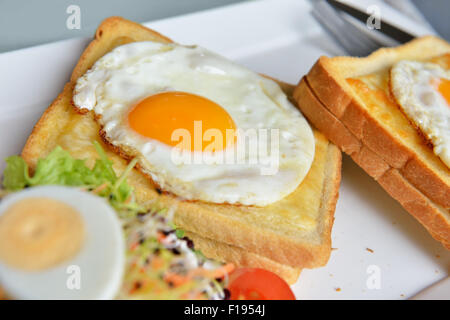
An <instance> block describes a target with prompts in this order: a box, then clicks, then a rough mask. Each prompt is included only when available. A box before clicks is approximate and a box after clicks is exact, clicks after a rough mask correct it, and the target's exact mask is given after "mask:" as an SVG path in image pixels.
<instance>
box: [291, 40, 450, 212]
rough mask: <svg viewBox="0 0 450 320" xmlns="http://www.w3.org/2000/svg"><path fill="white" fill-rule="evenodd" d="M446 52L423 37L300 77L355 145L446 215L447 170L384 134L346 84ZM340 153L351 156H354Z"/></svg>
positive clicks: (319, 65) (323, 64)
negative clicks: (396, 172)
mask: <svg viewBox="0 0 450 320" xmlns="http://www.w3.org/2000/svg"><path fill="white" fill-rule="evenodd" d="M449 52H450V45H449V44H448V43H447V42H445V41H444V40H441V39H439V38H436V37H433V36H427V37H423V38H420V39H417V40H413V41H411V42H410V43H408V44H405V45H403V46H400V47H397V48H383V49H380V50H378V51H376V52H374V53H373V54H371V55H370V56H368V57H366V58H353V57H336V58H327V57H321V58H320V59H319V60H318V61H317V62H316V64H315V65H314V66H313V67H312V68H311V70H310V71H309V73H308V74H307V75H306V80H307V83H308V85H309V87H310V88H311V90H312V91H313V92H314V94H315V95H316V96H317V98H318V99H319V101H320V102H321V103H322V104H323V106H324V107H325V108H326V109H327V110H328V111H330V112H331V113H332V114H333V115H334V117H335V118H336V119H337V120H339V121H340V122H341V123H342V124H343V125H344V126H345V127H346V128H348V131H349V132H351V133H352V134H353V136H354V137H355V138H356V139H357V140H358V141H360V142H362V143H363V144H364V145H365V146H366V147H368V148H370V150H372V151H373V152H375V153H376V154H377V155H379V156H380V157H381V158H382V159H384V161H386V162H387V163H388V164H389V165H390V166H391V167H393V168H396V169H398V170H399V171H400V172H401V174H402V175H403V176H404V177H405V178H406V179H407V180H408V181H409V182H410V183H411V184H413V185H414V186H415V187H416V188H418V189H419V190H420V191H421V192H422V193H424V194H425V195H426V196H427V197H428V198H430V199H431V200H433V201H434V202H436V203H437V204H439V205H441V206H443V207H444V208H446V209H449V208H450V196H449V194H450V174H449V173H450V170H449V169H448V168H447V167H446V166H445V164H444V163H442V162H441V161H440V159H439V158H438V157H437V156H436V155H435V154H434V153H433V151H432V150H431V149H430V148H428V149H429V152H428V155H427V157H426V158H424V157H423V156H421V155H418V154H417V153H416V152H415V151H414V150H412V149H411V148H410V147H408V146H407V145H406V144H405V143H403V141H401V140H399V139H398V138H396V137H395V136H394V135H393V133H392V132H390V131H389V130H386V128H385V127H383V126H382V122H381V121H380V120H379V119H377V118H375V117H374V116H373V115H372V114H371V113H370V112H369V111H368V110H366V109H365V108H364V107H363V106H362V105H363V104H364V101H361V99H359V98H358V97H357V96H356V95H355V94H354V92H353V91H352V89H351V88H350V86H349V85H348V84H347V82H346V79H347V78H349V77H357V76H360V75H364V74H370V73H373V72H376V71H378V70H381V69H387V68H389V67H390V66H391V65H392V64H394V63H395V62H397V61H398V60H400V59H413V60H414V59H415V60H425V59H429V58H432V57H435V56H439V55H442V54H445V53H449ZM297 97H298V95H297ZM300 99H301V98H300ZM313 123H314V122H313ZM335 125H336V124H335ZM416 134H417V133H416ZM328 137H330V135H328ZM420 140H422V139H420ZM424 143H425V142H424ZM347 147H348V146H347ZM344 151H345V152H347V153H349V154H351V153H352V152H354V151H355V150H354V149H352V150H344Z"/></svg>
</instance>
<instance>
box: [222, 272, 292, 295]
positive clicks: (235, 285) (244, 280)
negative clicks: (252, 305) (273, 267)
mask: <svg viewBox="0 0 450 320" xmlns="http://www.w3.org/2000/svg"><path fill="white" fill-rule="evenodd" d="M228 290H229V291H230V299H231V300H295V295H294V293H293V292H292V290H291V288H290V287H289V285H288V284H287V283H286V282H285V281H284V280H283V279H282V278H280V277H279V276H277V275H276V274H275V273H273V272H270V271H267V270H264V269H259V268H241V269H237V270H236V271H234V272H233V273H231V275H230V282H229V285H228Z"/></svg>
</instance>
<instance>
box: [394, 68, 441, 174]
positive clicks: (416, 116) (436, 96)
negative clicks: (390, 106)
mask: <svg viewBox="0 0 450 320" xmlns="http://www.w3.org/2000/svg"><path fill="white" fill-rule="evenodd" d="M436 78H443V79H450V71H448V70H444V69H443V68H442V67H440V66H439V65H437V64H434V63H424V62H418V61H408V60H402V61H400V62H398V63H397V64H395V65H394V66H393V67H392V69H391V78H390V85H391V91H392V93H393V95H394V97H395V99H396V100H397V102H398V104H399V106H400V107H401V108H402V109H403V111H404V113H405V114H406V116H407V117H408V118H409V119H410V120H411V121H412V122H413V123H414V124H416V125H417V127H418V128H419V129H420V130H421V131H422V132H423V134H424V135H425V136H426V137H427V138H428V139H429V140H430V141H431V142H432V144H433V151H434V153H435V154H436V155H437V156H438V157H440V159H441V160H442V161H443V162H444V163H445V164H446V165H447V167H449V168H450V107H449V105H448V104H447V102H446V100H445V98H444V97H443V96H442V95H441V94H440V93H439V91H438V90H436V88H435V87H433V85H432V84H431V81H432V79H436Z"/></svg>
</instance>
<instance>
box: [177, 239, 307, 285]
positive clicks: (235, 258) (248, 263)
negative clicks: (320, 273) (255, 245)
mask: <svg viewBox="0 0 450 320" xmlns="http://www.w3.org/2000/svg"><path fill="white" fill-rule="evenodd" d="M185 234H186V236H187V237H188V238H190V239H192V241H194V243H195V248H197V249H199V250H200V251H201V252H202V253H203V254H204V255H205V256H207V257H209V258H212V259H215V260H218V261H222V262H225V261H232V262H233V263H234V264H235V265H236V267H239V268H247V267H250V268H263V269H266V270H269V271H272V272H273V273H276V274H277V275H279V276H280V277H281V278H283V279H284V280H285V281H286V282H287V283H289V284H294V283H295V282H297V279H298V277H299V276H300V272H301V269H299V268H293V267H290V266H287V265H284V264H281V263H278V262H276V261H273V260H270V259H268V258H266V257H263V256H260V255H258V254H256V253H252V252H249V251H245V250H244V249H241V248H239V247H236V246H232V245H228V244H224V243H221V242H217V241H214V240H212V239H207V238H204V237H202V236H199V235H198V234H195V233H192V232H186V233H185Z"/></svg>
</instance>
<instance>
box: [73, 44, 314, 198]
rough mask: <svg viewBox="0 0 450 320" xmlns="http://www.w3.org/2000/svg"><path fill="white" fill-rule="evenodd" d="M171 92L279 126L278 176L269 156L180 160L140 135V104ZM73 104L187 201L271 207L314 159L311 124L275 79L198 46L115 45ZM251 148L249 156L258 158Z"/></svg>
mask: <svg viewBox="0 0 450 320" xmlns="http://www.w3.org/2000/svg"><path fill="white" fill-rule="evenodd" d="M166 91H183V92H188V93H191V94H196V95H200V96H203V97H205V98H208V99H210V100H212V101H214V102H215V103H217V104H219V105H220V106H221V107H222V108H224V109H225V110H226V111H227V112H228V114H229V115H230V116H231V118H232V119H233V121H234V123H235V124H236V127H237V128H238V129H241V130H247V129H262V128H266V129H278V130H279V159H278V160H279V167H278V171H277V173H276V174H273V175H262V174H261V172H262V169H263V168H265V167H267V161H269V160H270V159H264V158H263V159H260V160H262V161H258V163H256V164H255V163H252V164H250V163H249V161H244V162H245V163H234V164H205V163H202V164H179V163H174V161H172V152H171V151H172V148H171V147H169V146H168V145H166V144H164V143H161V142H159V141H157V140H155V139H149V138H146V137H144V136H141V135H140V134H138V133H136V132H135V131H134V130H133V129H132V128H130V127H129V125H128V123H127V114H128V112H129V111H130V109H131V108H132V107H133V106H134V105H135V104H136V103H137V102H138V101H140V100H141V99H143V98H145V97H147V96H149V95H152V94H156V93H160V92H166ZM73 101H74V104H75V106H76V107H77V108H79V109H87V110H93V112H94V113H95V115H96V116H97V117H96V119H97V121H98V122H99V123H100V125H101V126H102V127H103V132H104V137H105V138H106V140H108V142H109V143H111V144H113V145H114V146H116V147H118V148H119V149H120V150H121V152H122V153H125V154H127V155H128V156H130V155H131V156H137V157H138V159H139V163H140V167H141V169H142V171H143V172H144V173H146V174H148V175H149V176H151V178H152V179H153V181H154V182H156V183H157V184H158V185H159V187H160V188H161V189H163V190H166V191H170V192H172V193H174V194H176V195H178V196H180V197H182V198H184V199H191V200H203V201H209V202H215V203H225V202H226V203H241V204H245V205H261V206H263V205H267V204H269V203H272V202H275V201H277V200H280V199H281V198H283V197H285V196H286V195H288V194H289V193H291V192H292V191H294V190H295V189H296V187H297V186H298V185H299V184H300V183H301V181H302V180H303V179H304V177H305V176H306V174H307V172H308V170H309V168H310V167H311V163H312V161H313V158H314V149H315V142H314V136H313V132H312V129H311V128H310V126H309V124H308V123H307V121H306V120H305V118H304V117H303V116H302V114H301V113H300V112H299V111H298V109H296V108H295V107H294V106H293V105H292V104H291V103H290V102H289V101H288V99H287V97H286V95H285V94H284V93H283V92H282V90H281V89H280V87H279V86H278V84H277V83H276V82H274V81H272V80H269V79H266V78H264V77H261V76H260V75H258V74H256V73H255V72H252V71H250V70H248V69H246V68H244V67H241V66H239V65H237V64H235V63H233V62H231V61H229V60H227V59H225V58H223V57H221V56H218V55H216V54H214V53H212V52H210V51H208V50H206V49H203V48H201V47H198V46H181V45H177V44H162V43H158V42H151V41H146V42H134V43H130V44H126V45H123V46H120V47H117V48H115V49H114V50H112V51H111V52H110V53H108V54H106V55H105V56H103V57H102V58H100V59H99V60H98V61H97V62H96V63H95V64H94V66H93V67H92V68H91V69H90V70H89V71H88V72H87V73H86V74H85V75H83V76H82V77H80V78H79V79H78V81H77V84H76V87H75V90H74V97H73ZM152 121H158V119H154V120H152ZM269 136H270V133H269ZM239 141H240V140H238V143H236V145H235V148H238V145H239V144H240V143H241V142H239ZM246 150H247V151H248V148H246ZM252 152H253V151H251V150H250V151H248V152H246V154H245V159H244V160H248V159H249V158H250V157H252V156H255V155H254V154H252ZM264 160H267V161H266V162H264Z"/></svg>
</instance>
